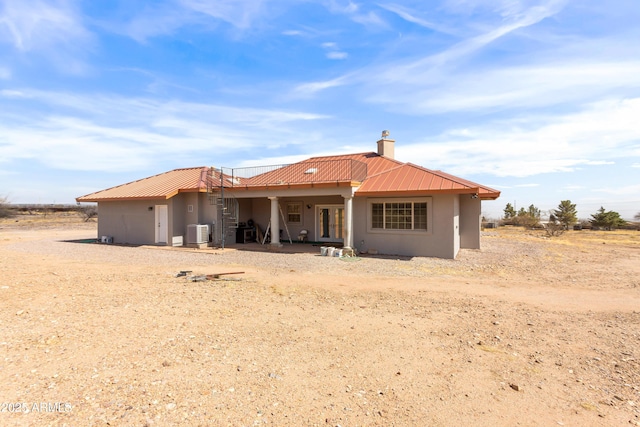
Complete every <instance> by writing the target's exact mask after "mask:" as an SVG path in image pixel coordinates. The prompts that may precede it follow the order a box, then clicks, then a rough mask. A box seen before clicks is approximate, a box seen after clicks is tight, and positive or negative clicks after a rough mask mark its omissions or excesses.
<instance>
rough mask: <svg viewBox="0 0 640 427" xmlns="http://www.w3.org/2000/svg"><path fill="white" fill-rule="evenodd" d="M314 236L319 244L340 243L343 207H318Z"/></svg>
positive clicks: (341, 239) (342, 226) (341, 238)
mask: <svg viewBox="0 0 640 427" xmlns="http://www.w3.org/2000/svg"><path fill="white" fill-rule="evenodd" d="M316 224H317V228H318V229H317V230H316V236H318V237H317V238H318V241H320V242H342V241H343V233H344V206H341V205H337V206H318V219H317V221H316Z"/></svg>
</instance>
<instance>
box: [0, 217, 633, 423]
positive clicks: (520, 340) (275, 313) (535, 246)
mask: <svg viewBox="0 0 640 427" xmlns="http://www.w3.org/2000/svg"><path fill="white" fill-rule="evenodd" d="M96 237H97V236H96V223H95V222H93V223H83V222H82V221H81V220H80V218H79V217H73V216H64V215H58V216H55V217H54V216H51V215H49V217H48V218H41V217H38V216H25V217H18V218H13V219H9V220H3V221H2V222H0V277H1V279H0V331H1V335H0V403H1V405H2V406H1V407H0V425H2V426H12V425H17V426H36V425H38V426H47V425H51V426H89V425H91V426H106V425H111V426H121V425H122V426H173V425H184V426H227V425H229V426H253V425H275V426H338V425H340V426H427V425H429V426H451V425H504V426H538V425H540V426H551V425H564V426H623V425H640V231H625V232H621V231H618V232H601V231H587V230H583V231H570V232H567V233H565V234H564V235H563V236H561V237H558V238H546V237H545V236H544V233H543V232H539V231H525V230H521V229H515V228H499V229H496V230H485V231H484V232H483V236H482V249H481V250H462V251H461V252H460V254H459V256H458V258H457V259H456V260H442V259H430V258H398V257H382V256H377V257H375V256H369V257H365V256H362V257H359V258H352V259H339V258H328V257H321V256H319V249H318V248H315V250H314V251H313V253H269V252H249V251H243V250H229V249H227V250H225V251H221V250H193V249H167V248H164V249H162V248H154V247H124V246H118V245H105V244H99V243H87V241H90V240H94V241H95V238H96ZM181 270H191V271H192V273H190V274H189V275H187V276H183V277H176V273H178V272H179V271H181ZM224 272H243V274H236V275H228V276H221V278H220V279H218V280H207V281H203V282H193V281H191V280H190V276H191V275H205V274H214V273H224Z"/></svg>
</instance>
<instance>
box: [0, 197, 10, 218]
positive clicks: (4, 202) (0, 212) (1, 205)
mask: <svg viewBox="0 0 640 427" xmlns="http://www.w3.org/2000/svg"><path fill="white" fill-rule="evenodd" d="M11 215H12V212H11V209H10V208H9V199H8V198H7V197H0V218H8V217H10V216H11Z"/></svg>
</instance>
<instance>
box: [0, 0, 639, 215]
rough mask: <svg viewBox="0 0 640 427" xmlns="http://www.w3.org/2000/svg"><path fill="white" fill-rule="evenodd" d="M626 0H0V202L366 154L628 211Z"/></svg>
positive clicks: (551, 201)
mask: <svg viewBox="0 0 640 427" xmlns="http://www.w3.org/2000/svg"><path fill="white" fill-rule="evenodd" d="M638 22H640V6H639V5H638V2H637V0H612V1H609V2H602V1H601V0H580V1H562V0H540V1H534V0H532V1H518V0H492V1H488V0H487V1H480V0H442V1H428V2H425V1H395V2H394V1H389V2H387V1H385V0H382V1H380V2H351V1H339V0H326V1H304V0H290V1H289V0H279V1H269V0H250V1H246V0H221V1H215V0H211V1H206V0H168V1H143V0H122V1H117V0H114V1H109V2H104V1H93V0H85V1H73V0H60V1H56V0H50V1H38V0H35V1H34V0H0V196H5V197H8V198H9V201H10V202H12V203H74V199H75V197H77V196H80V195H84V194H87V193H91V192H94V191H97V190H101V189H104V188H107V187H111V186H114V185H119V184H122V183H125V182H129V181H132V180H135V179H139V178H143V177H146V176H150V175H153V174H157V173H161V172H164V171H167V170H171V169H175V168H180V167H189V166H205V165H209V166H224V167H241V166H257V165H271V164H280V163H290V162H294V161H298V160H302V159H305V158H307V157H310V156H316V155H327V154H343V153H356V152H365V151H375V150H376V145H375V142H376V140H378V139H379V137H380V132H381V131H382V130H384V129H388V130H389V131H390V133H391V137H392V138H394V139H395V140H396V158H397V159H398V160H401V161H407V162H412V163H415V164H419V165H422V166H424V167H427V168H430V169H439V170H443V171H445V172H448V173H451V174H454V175H459V176H461V177H464V178H466V179H469V180H472V181H476V182H479V183H481V184H484V185H488V186H491V187H494V188H496V189H498V190H500V191H502V196H501V198H500V199H498V200H497V201H494V202H485V203H484V204H483V213H484V214H485V215H487V216H490V217H494V218H496V217H499V216H500V215H501V213H502V210H503V209H504V207H505V205H506V204H507V203H512V204H514V203H515V205H516V207H517V208H520V207H527V206H529V205H530V204H534V205H536V206H537V207H538V208H540V209H541V210H543V211H547V210H549V209H553V208H555V207H557V205H558V204H559V202H560V201H561V200H566V199H569V200H571V201H572V202H573V203H576V204H577V208H578V213H579V216H580V217H581V218H589V216H590V215H591V214H592V213H595V211H596V210H597V209H598V208H600V206H604V207H605V209H607V210H615V211H617V212H619V213H620V214H621V215H622V216H623V217H625V218H627V219H631V218H632V217H633V216H634V215H635V214H636V213H637V212H640V25H638Z"/></svg>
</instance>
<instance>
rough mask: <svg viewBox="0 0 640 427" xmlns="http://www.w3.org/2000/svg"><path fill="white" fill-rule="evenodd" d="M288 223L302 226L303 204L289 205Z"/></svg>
mask: <svg viewBox="0 0 640 427" xmlns="http://www.w3.org/2000/svg"><path fill="white" fill-rule="evenodd" d="M287 222H289V223H292V224H302V202H290V203H287Z"/></svg>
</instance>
